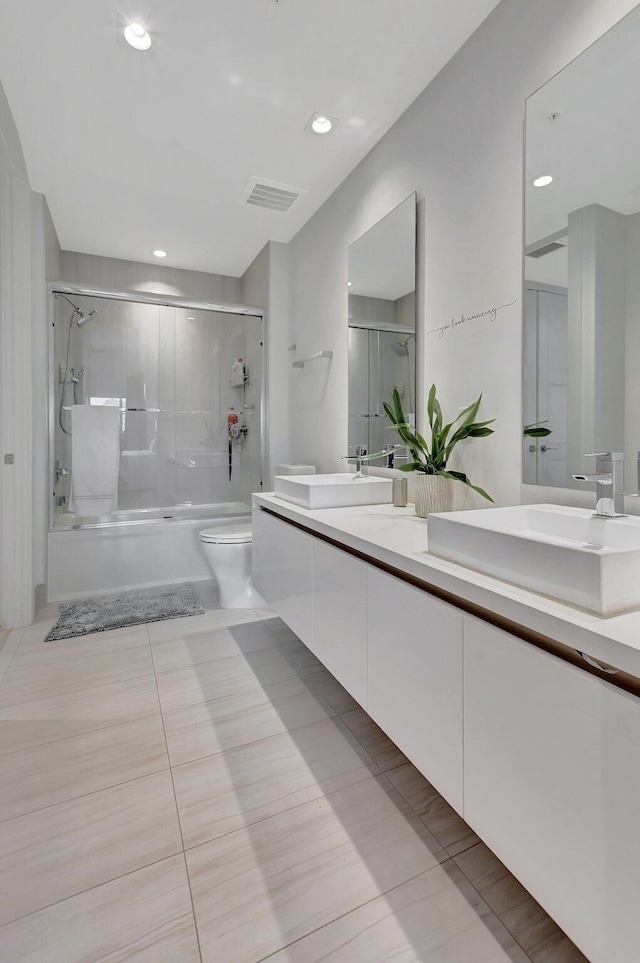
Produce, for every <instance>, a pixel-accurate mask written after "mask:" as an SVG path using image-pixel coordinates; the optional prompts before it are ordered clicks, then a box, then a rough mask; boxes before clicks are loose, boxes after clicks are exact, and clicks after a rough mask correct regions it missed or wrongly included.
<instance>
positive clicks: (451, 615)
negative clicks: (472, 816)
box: [367, 567, 463, 814]
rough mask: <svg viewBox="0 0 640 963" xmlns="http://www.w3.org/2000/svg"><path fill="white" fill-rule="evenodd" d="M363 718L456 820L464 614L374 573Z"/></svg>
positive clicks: (460, 801)
mask: <svg viewBox="0 0 640 963" xmlns="http://www.w3.org/2000/svg"><path fill="white" fill-rule="evenodd" d="M367 624H368V639H367V649H368V676H369V686H368V691H369V702H368V712H369V715H370V716H371V717H372V718H373V719H374V720H375V721H376V722H377V723H378V725H379V726H380V727H381V729H383V730H384V731H385V732H386V733H387V735H388V736H389V737H390V738H391V739H393V741H394V742H395V743H396V745H398V746H399V748H400V749H402V751H403V752H404V753H405V755H406V756H407V757H408V758H409V759H410V760H411V761H412V762H413V763H414V765H415V766H416V767H417V768H418V769H419V770H420V772H422V773H423V774H424V775H425V776H426V777H427V779H428V780H429V781H430V782H431V783H432V784H433V785H434V786H435V787H436V789H437V790H438V792H440V793H441V795H443V796H444V797H445V799H446V800H447V801H448V802H449V803H450V804H451V805H452V806H453V808H454V809H455V810H456V811H457V812H458V813H460V814H462V811H463V794H462V613H461V612H460V611H459V610H458V609H455V608H454V607H453V606H451V605H447V604H446V603H445V602H440V601H439V600H438V599H434V598H433V597H432V596H430V595H427V594H426V593H425V592H423V591H421V590H420V589H418V588H414V587H413V586H411V585H407V584H406V583H405V582H403V581H401V580H400V579H397V578H394V577H393V576H392V575H387V574H386V573H385V572H381V571H379V570H378V569H375V568H373V567H370V568H369V572H368V591H367Z"/></svg>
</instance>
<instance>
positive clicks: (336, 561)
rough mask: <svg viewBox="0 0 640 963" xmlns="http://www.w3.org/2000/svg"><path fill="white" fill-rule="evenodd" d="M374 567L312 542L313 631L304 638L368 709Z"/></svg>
mask: <svg viewBox="0 0 640 963" xmlns="http://www.w3.org/2000/svg"><path fill="white" fill-rule="evenodd" d="M368 569H369V566H368V565H366V564H365V563H364V562H361V561H359V560H358V559H357V558H353V556H351V555H349V554H347V552H343V551H341V550H340V549H339V548H334V547H333V546H332V545H327V543H326V542H322V541H320V540H318V539H314V543H313V632H312V637H311V639H310V640H309V641H307V640H306V639H305V638H304V636H303V637H302V639H303V641H304V642H307V645H308V646H309V648H310V649H311V651H312V652H313V653H314V654H315V655H316V656H317V657H318V658H319V659H320V661H321V662H322V663H323V664H324V665H325V666H326V667H327V669H328V670H329V672H331V673H333V675H335V677H336V679H337V680H338V681H339V682H340V683H341V684H342V685H343V686H344V687H345V689H347V691H348V692H350V693H351V695H352V696H353V698H354V699H355V700H356V701H357V702H359V703H360V705H361V706H362V707H363V708H364V709H366V708H367V604H366V603H367V573H368Z"/></svg>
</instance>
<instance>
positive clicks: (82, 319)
mask: <svg viewBox="0 0 640 963" xmlns="http://www.w3.org/2000/svg"><path fill="white" fill-rule="evenodd" d="M53 296H54V297H55V298H64V300H65V301H67V302H68V303H69V304H70V305H71V307H72V308H73V313H72V315H71V317H70V318H69V334H68V336H67V356H66V358H65V362H64V377H63V379H62V387H61V389H60V406H59V408H58V423H59V425H60V427H61V428H62V430H63V432H64V433H65V435H70V434H71V432H70V431H67V429H66V428H65V426H64V425H63V423H62V409H63V406H64V390H65V388H66V387H67V378H68V376H69V350H70V348H71V332H72V330H73V322H74V321H75V323H76V324H77V325H78V327H79V328H80V327H82V325H83V324H86V323H87V321H91V319H92V318H93V317H95V315H96V314H97V313H98V309H97V308H93V309H92V310H91V311H86V312H85V311H83V310H82V308H79V307H78V305H77V304H74V303H73V301H71V300H69V298H68V297H67V296H66V294H62V293H61V292H60V291H55V292H54V295H53ZM79 380H80V376H78V377H77V378H76V377H75V375H74V376H73V377H72V378H71V381H72V383H73V401H74V404H77V400H76V385H77V384H78V382H79Z"/></svg>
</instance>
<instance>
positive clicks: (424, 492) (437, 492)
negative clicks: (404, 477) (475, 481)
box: [413, 472, 453, 518]
mask: <svg viewBox="0 0 640 963" xmlns="http://www.w3.org/2000/svg"><path fill="white" fill-rule="evenodd" d="M413 494H414V499H415V506H416V515H419V516H420V518H426V517H427V515H429V514H430V512H450V511H451V510H452V509H453V479H452V478H445V477H444V475H425V474H424V472H415V474H414V477H413Z"/></svg>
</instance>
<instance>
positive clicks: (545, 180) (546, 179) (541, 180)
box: [533, 174, 553, 187]
mask: <svg viewBox="0 0 640 963" xmlns="http://www.w3.org/2000/svg"><path fill="white" fill-rule="evenodd" d="M552 180H553V177H552V176H551V174H542V176H541V177H536V179H535V181H534V182H533V186H534V187H548V186H549V184H550V183H551V181H552Z"/></svg>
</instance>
